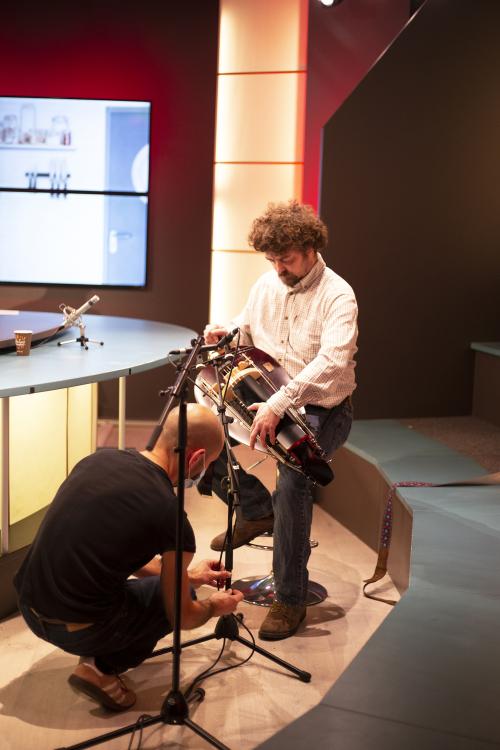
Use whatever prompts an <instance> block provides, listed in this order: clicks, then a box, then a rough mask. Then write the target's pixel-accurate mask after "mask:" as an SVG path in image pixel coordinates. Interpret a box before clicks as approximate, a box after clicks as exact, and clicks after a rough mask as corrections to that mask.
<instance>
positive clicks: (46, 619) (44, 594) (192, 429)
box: [14, 404, 243, 711]
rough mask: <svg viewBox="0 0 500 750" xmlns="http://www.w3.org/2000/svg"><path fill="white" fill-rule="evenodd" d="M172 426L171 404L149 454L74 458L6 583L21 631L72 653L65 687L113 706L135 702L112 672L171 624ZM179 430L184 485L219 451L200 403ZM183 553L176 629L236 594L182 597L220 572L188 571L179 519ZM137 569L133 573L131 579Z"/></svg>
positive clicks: (143, 654)
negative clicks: (183, 436) (15, 598)
mask: <svg viewBox="0 0 500 750" xmlns="http://www.w3.org/2000/svg"><path fill="white" fill-rule="evenodd" d="M177 425H178V409H177V408H176V409H173V410H172V411H171V412H170V413H169V415H168V417H167V419H166V421H165V424H164V427H163V430H162V433H161V435H160V437H159V439H158V441H157V443H156V446H155V447H154V449H153V450H152V451H147V450H145V451H142V453H139V452H137V451H135V450H118V449H114V448H106V449H104V450H100V451H98V452H97V453H94V454H92V455H90V456H88V457H87V458H84V459H83V460H82V461H80V462H79V463H78V464H77V465H76V466H75V467H74V469H73V470H72V472H71V473H70V475H69V476H68V478H67V479H66V480H65V481H64V482H63V484H62V485H61V487H60V488H59V490H58V492H57V494H56V496H55V498H54V500H53V502H52V504H51V506H50V507H49V509H48V511H47V514H46V516H45V518H44V520H43V522H42V524H41V526H40V529H39V531H38V533H37V535H36V537H35V539H34V541H33V544H32V546H31V548H30V550H29V552H28V555H27V557H26V559H25V560H24V562H23V564H22V566H21V568H20V570H19V571H18V572H17V574H16V576H15V579H14V584H15V587H16V589H17V592H18V595H19V608H20V611H21V613H22V615H23V617H24V619H25V621H26V623H27V624H28V626H29V627H30V629H31V630H32V631H33V632H34V633H35V634H36V635H37V636H39V637H40V638H43V639H44V640H46V641H49V642H50V643H53V644H54V645H56V646H58V647H59V648H61V649H63V650H64V651H68V652H69V653H71V654H77V655H78V656H80V657H81V658H80V663H79V664H78V666H77V667H76V669H75V671H74V672H73V674H72V675H71V676H70V678H69V682H70V684H71V685H72V686H73V687H75V688H77V689H79V690H82V691H83V692H85V693H86V694H88V695H90V696H91V697H93V698H94V699H96V700H97V701H98V702H100V703H101V704H102V705H103V706H105V707H106V708H109V709H112V710H115V711H122V710H124V709H127V708H130V707H131V706H132V705H133V704H134V702H135V694H134V693H133V691H132V690H130V689H129V688H128V687H127V685H126V684H125V682H124V681H123V679H122V678H121V677H120V676H119V674H120V673H121V672H124V671H125V670H127V669H130V668H131V667H135V666H137V665H138V664H140V663H141V662H142V661H143V660H144V659H146V658H147V657H148V656H149V655H150V654H151V653H152V651H153V649H154V647H155V645H156V642H157V641H158V640H159V639H160V638H162V637H163V636H164V635H166V634H167V633H169V632H170V631H171V630H172V625H171V623H172V622H173V616H174V601H175V542H176V539H175V536H176V513H177V498H176V496H175V494H174V491H173V487H174V486H176V484H177V481H178V468H179V465H178V453H177V452H176V450H175V448H176V446H177V432H178V431H177ZM187 433H188V434H187V446H186V459H185V460H186V467H185V474H186V477H187V480H186V483H187V482H190V483H191V482H192V480H193V479H194V480H195V481H196V478H197V477H200V476H201V475H202V473H203V470H204V467H205V466H208V465H209V464H210V462H211V461H213V459H214V458H215V457H216V456H217V455H218V454H219V453H220V450H221V448H222V445H223V433H222V429H221V426H220V423H219V420H218V418H217V417H216V416H215V414H213V413H212V412H211V411H210V410H209V409H207V408H206V407H203V406H200V405H198V404H189V405H188V409H187ZM182 548H183V550H184V552H183V570H182V609H181V622H180V625H181V627H182V628H184V629H191V628H196V627H198V626H200V625H202V624H203V623H205V622H207V620H208V619H209V618H211V617H218V616H220V615H225V614H230V613H231V612H234V610H235V609H236V606H237V604H238V602H240V601H241V599H242V598H243V596H242V594H241V593H240V592H239V591H234V592H233V591H231V590H227V591H219V592H216V593H214V594H212V595H211V596H210V597H209V598H207V599H205V600H203V601H197V600H196V599H195V598H193V596H192V595H191V592H192V588H197V587H198V586H200V585H202V584H209V585H212V586H216V585H217V583H219V582H220V583H223V582H224V581H225V579H226V578H227V577H228V576H229V573H228V572H226V571H225V570H224V569H223V568H221V569H219V568H218V563H217V561H215V560H214V561H212V560H205V561H203V562H201V563H199V564H198V565H196V566H194V567H193V568H190V569H188V566H189V564H190V562H191V560H192V558H193V554H194V551H195V538H194V533H193V529H192V527H191V524H190V523H189V521H188V520H187V516H185V518H184V538H183V541H182ZM156 555H161V568H160V565H159V563H156V564H155V560H154V558H155V556H156ZM160 569H161V575H158V573H160ZM134 573H136V574H137V575H138V576H139V577H138V578H137V579H130V578H129V576H130V575H132V574H134Z"/></svg>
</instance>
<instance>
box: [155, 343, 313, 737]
mask: <svg viewBox="0 0 500 750" xmlns="http://www.w3.org/2000/svg"><path fill="white" fill-rule="evenodd" d="M219 343H220V342H219ZM216 346H217V347H218V345H216ZM224 357H225V354H223V355H221V356H220V357H218V358H215V359H214V360H212V362H211V364H213V365H214V366H215V372H216V377H217V392H218V394H219V403H218V405H217V412H218V414H219V418H220V420H221V424H222V428H223V430H224V444H225V449H226V456H227V472H228V478H229V486H228V493H227V494H228V496H227V517H228V523H227V532H226V544H225V568H226V570H231V571H232V569H233V511H234V508H235V507H236V506H239V499H240V483H239V476H238V471H239V466H238V462H237V460H236V458H235V456H234V453H233V450H232V448H231V443H230V436H229V431H228V424H229V423H230V422H232V421H233V418H232V417H227V416H226V406H225V401H224V395H225V394H224V393H223V388H222V385H221V379H220V373H219V369H218V367H220V366H221V364H222V362H223V360H224ZM214 363H215V364H214ZM225 587H226V589H228V588H230V587H231V580H230V579H226V586H225ZM241 620H242V616H241V615H238V616H235V615H234V614H231V615H222V616H221V617H219V619H218V621H217V624H216V626H215V629H214V632H213V633H210V634H209V635H205V636H202V637H201V638H195V639H194V640H191V641H187V642H186V643H184V644H183V645H182V648H187V647H188V646H194V645H196V644H198V643H205V642H206V641H211V640H213V639H214V638H215V639H217V640H220V639H221V638H227V639H228V640H230V641H237V642H238V643H242V644H243V645H244V646H247V647H248V648H249V649H251V650H252V651H256V652H257V653H258V654H261V656H265V657H266V658H267V659H270V660H271V661H273V662H274V663H275V664H278V665H279V666H280V667H284V668H285V669H287V670H288V671H290V672H292V673H293V674H295V675H296V676H297V677H298V678H299V679H300V680H301V682H310V681H311V674H310V673H309V672H305V671H304V670H302V669H298V668H297V667H295V666H293V665H292V664H290V663H289V662H287V661H284V660H283V659H280V658H279V657H278V656H275V655H274V654H271V653H270V652H269V651H266V650H265V649H263V648H261V647H260V646H258V645H257V644H256V643H252V641H249V640H247V639H246V638H243V637H242V636H241V635H240V634H239V624H240V622H241ZM171 651H174V653H175V645H174V646H173V647H171V646H170V647H167V648H161V649H158V650H156V651H153V653H152V654H151V657H153V656H160V655H161V654H167V653H169V652H171ZM151 657H150V658H151ZM216 747H219V746H218V745H216Z"/></svg>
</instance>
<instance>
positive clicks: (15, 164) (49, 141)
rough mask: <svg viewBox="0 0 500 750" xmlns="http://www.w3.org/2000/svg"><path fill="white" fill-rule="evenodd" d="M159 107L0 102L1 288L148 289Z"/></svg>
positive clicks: (8, 99) (52, 101)
mask: <svg viewBox="0 0 500 750" xmlns="http://www.w3.org/2000/svg"><path fill="white" fill-rule="evenodd" d="M150 111H151V105H150V103H149V102H145V101H121V100H104V99H50V98H29V97H18V96H15V97H13V96H3V97H0V282H3V283H17V284H42V285H50V284H65V285H73V284H74V285H83V286H137V287H141V286H144V285H145V284H146V261H147V236H148V196H149V134H150Z"/></svg>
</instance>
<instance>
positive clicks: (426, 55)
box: [320, 0, 500, 417]
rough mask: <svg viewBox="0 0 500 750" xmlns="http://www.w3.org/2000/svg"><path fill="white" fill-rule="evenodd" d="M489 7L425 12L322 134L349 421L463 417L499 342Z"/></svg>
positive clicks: (496, 143) (468, 0)
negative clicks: (353, 362) (352, 415)
mask: <svg viewBox="0 0 500 750" xmlns="http://www.w3.org/2000/svg"><path fill="white" fill-rule="evenodd" d="M499 132H500V3H498V2H495V1H494V0H427V2H426V3H425V4H424V5H423V6H422V7H421V8H420V10H419V11H418V12H417V13H416V15H415V16H414V17H413V19H412V21H411V22H410V23H409V24H408V26H407V27H406V28H405V29H404V30H403V32H402V33H401V34H400V36H399V37H398V38H397V39H396V41H395V42H394V44H393V45H392V46H391V47H390V48H389V50H388V51H387V52H386V54H385V55H384V56H383V58H382V59H381V60H380V61H379V62H378V63H377V64H376V65H375V66H374V67H373V68H372V69H371V71H370V72H369V73H368V75H367V76H366V78H365V79H364V80H363V81H362V83H361V84H360V86H359V87H358V88H357V89H356V91H355V92H354V93H353V94H351V96H350V97H349V98H348V99H347V100H346V101H345V102H344V104H343V105H342V107H341V108H340V109H339V110H338V111H337V112H336V113H335V115H334V116H333V117H332V118H331V120H330V121H329V122H328V124H327V126H326V127H325V131H324V152H323V165H322V183H321V198H320V212H321V215H322V216H323V218H324V219H325V220H326V222H327V223H328V225H329V227H330V229H331V242H330V248H329V251H328V253H327V260H328V262H329V265H331V266H332V267H333V268H335V270H337V271H338V272H339V273H340V274H341V275H342V276H344V277H345V278H346V279H347V280H348V281H349V282H350V283H351V284H352V285H353V287H354V289H355V291H356V293H357V296H358V300H359V306H360V338H359V347H360V350H359V355H358V380H359V388H358V391H357V392H356V394H355V409H356V415H357V416H358V417H403V416H426V415H454V414H457V415H458V414H468V413H470V410H471V398H472V377H473V356H472V353H471V351H470V350H469V344H470V342H472V341H486V340H497V341H498V340H499V338H500V315H499V310H498V307H499V306H498V301H499V298H500V294H499V291H500V251H499V239H500V191H499V190H498V179H499V174H500V137H499Z"/></svg>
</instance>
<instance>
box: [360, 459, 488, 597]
mask: <svg viewBox="0 0 500 750" xmlns="http://www.w3.org/2000/svg"><path fill="white" fill-rule="evenodd" d="M486 485H500V471H497V472H495V473H493V474H484V475H482V476H480V477H474V478H472V479H462V480H460V481H457V482H440V483H436V482H394V483H393V484H392V485H391V486H390V488H389V494H388V496H387V501H386V504H385V509H384V515H383V519H382V531H381V535H380V545H379V550H378V558H377V563H376V565H375V570H374V572H373V575H372V576H371V578H366V579H364V581H363V584H364V585H363V594H364V596H366V597H367V598H368V599H375V601H378V602H384V603H385V604H390V605H392V606H394V604H397V601H394V600H392V599H384V598H383V597H381V596H377V595H376V594H370V593H368V592H367V590H366V587H367V586H369V584H371V583H375V582H376V581H380V580H381V579H382V578H383V577H384V576H385V574H386V573H387V560H388V557H389V549H390V546H391V537H392V521H393V501H394V497H395V495H396V492H397V488H398V487H479V486H486Z"/></svg>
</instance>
